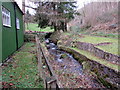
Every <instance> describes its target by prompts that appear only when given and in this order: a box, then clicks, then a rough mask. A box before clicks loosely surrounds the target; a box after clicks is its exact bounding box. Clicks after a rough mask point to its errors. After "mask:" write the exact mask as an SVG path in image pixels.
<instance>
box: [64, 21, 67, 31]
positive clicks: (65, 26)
mask: <svg viewBox="0 0 120 90" xmlns="http://www.w3.org/2000/svg"><path fill="white" fill-rule="evenodd" d="M64 25H65V26H64V28H65V31H67V23H66V22H65V23H64Z"/></svg>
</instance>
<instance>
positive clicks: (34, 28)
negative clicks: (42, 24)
mask: <svg viewBox="0 0 120 90" xmlns="http://www.w3.org/2000/svg"><path fill="white" fill-rule="evenodd" d="M26 30H31V31H41V32H53V31H54V29H51V28H50V27H47V28H45V29H40V28H38V25H37V24H35V23H29V24H28V29H27V28H26Z"/></svg>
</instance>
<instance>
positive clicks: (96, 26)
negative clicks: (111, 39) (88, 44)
mask: <svg viewBox="0 0 120 90" xmlns="http://www.w3.org/2000/svg"><path fill="white" fill-rule="evenodd" d="M78 12H79V13H80V14H81V15H80V16H76V18H75V19H74V20H72V21H71V22H70V23H69V24H68V26H69V27H71V28H72V29H77V30H79V29H81V28H84V30H85V29H87V31H85V32H87V33H88V34H98V33H104V34H117V30H118V4H117V3H116V2H99V3H98V2H92V3H89V4H87V5H85V6H84V7H83V8H81V9H79V10H78ZM84 30H82V31H84Z"/></svg>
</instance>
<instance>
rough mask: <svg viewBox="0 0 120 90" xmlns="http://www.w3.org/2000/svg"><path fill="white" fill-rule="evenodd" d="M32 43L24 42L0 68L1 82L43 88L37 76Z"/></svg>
mask: <svg viewBox="0 0 120 90" xmlns="http://www.w3.org/2000/svg"><path fill="white" fill-rule="evenodd" d="M35 51H36V48H35V44H34V43H26V44H25V45H24V46H23V47H22V48H21V50H19V51H17V52H16V53H15V55H14V56H12V59H13V61H12V62H11V63H9V64H8V65H7V66H4V68H3V69H2V82H7V83H12V84H13V86H12V87H13V88H43V81H42V79H41V78H39V75H38V67H37V59H36V54H35Z"/></svg>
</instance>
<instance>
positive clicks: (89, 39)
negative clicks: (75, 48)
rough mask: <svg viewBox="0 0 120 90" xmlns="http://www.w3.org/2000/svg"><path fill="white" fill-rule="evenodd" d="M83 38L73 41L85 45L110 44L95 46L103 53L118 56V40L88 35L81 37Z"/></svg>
mask: <svg viewBox="0 0 120 90" xmlns="http://www.w3.org/2000/svg"><path fill="white" fill-rule="evenodd" d="M83 36H84V37H77V38H75V41H80V42H86V43H91V44H99V43H105V42H110V43H111V44H108V45H102V46H96V47H97V48H99V49H101V50H103V51H105V52H109V53H112V54H115V55H118V39H115V38H107V37H98V36H90V35H83ZM75 37H76V36H75ZM73 38H74V37H73Z"/></svg>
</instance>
